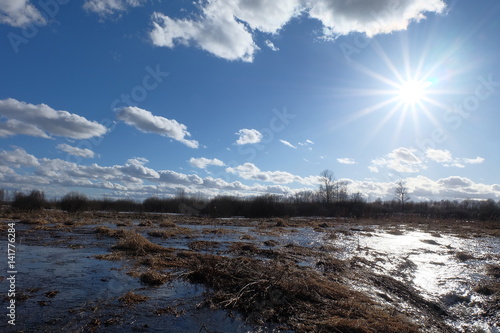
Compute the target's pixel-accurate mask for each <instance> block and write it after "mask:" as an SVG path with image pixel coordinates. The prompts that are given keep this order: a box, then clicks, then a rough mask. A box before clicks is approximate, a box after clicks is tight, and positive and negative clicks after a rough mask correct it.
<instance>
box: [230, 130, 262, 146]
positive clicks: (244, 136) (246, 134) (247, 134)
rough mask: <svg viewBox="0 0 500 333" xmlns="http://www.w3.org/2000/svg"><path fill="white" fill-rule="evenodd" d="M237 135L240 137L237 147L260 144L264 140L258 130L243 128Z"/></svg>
mask: <svg viewBox="0 0 500 333" xmlns="http://www.w3.org/2000/svg"><path fill="white" fill-rule="evenodd" d="M235 134H236V135H239V136H240V137H239V138H238V140H236V144H237V145H246V144H252V143H259V142H260V140H262V134H261V133H260V132H259V131H257V130H256V129H248V128H243V129H240V130H239V131H238V132H236V133H235Z"/></svg>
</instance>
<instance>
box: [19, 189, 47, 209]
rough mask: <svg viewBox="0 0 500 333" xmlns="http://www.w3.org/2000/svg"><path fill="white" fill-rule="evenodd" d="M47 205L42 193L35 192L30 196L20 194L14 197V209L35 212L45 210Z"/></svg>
mask: <svg viewBox="0 0 500 333" xmlns="http://www.w3.org/2000/svg"><path fill="white" fill-rule="evenodd" d="M46 205H47V201H45V194H44V193H43V192H42V191H38V190H33V191H31V192H30V194H24V193H21V192H18V193H16V194H15V196H14V201H13V202H12V208H14V209H17V210H23V211H33V210H39V209H42V208H44V207H45V206H46Z"/></svg>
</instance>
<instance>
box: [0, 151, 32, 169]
mask: <svg viewBox="0 0 500 333" xmlns="http://www.w3.org/2000/svg"><path fill="white" fill-rule="evenodd" d="M14 148H15V149H14V150H12V151H6V150H0V165H2V166H7V167H12V168H20V167H21V166H38V165H39V163H38V159H37V158H36V157H35V156H33V155H30V154H28V153H27V152H26V151H25V150H24V149H22V148H18V147H14Z"/></svg>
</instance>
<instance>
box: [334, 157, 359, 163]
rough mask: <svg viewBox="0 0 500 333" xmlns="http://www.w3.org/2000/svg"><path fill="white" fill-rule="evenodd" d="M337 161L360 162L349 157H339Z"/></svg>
mask: <svg viewBox="0 0 500 333" xmlns="http://www.w3.org/2000/svg"><path fill="white" fill-rule="evenodd" d="M337 162H339V163H340V164H358V162H356V161H355V160H354V159H352V158H349V157H343V158H337Z"/></svg>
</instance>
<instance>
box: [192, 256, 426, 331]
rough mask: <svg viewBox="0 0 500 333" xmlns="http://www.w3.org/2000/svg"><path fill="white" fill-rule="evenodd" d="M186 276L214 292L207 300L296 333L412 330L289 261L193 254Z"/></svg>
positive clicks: (366, 300) (354, 294)
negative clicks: (194, 255) (267, 261)
mask: <svg viewBox="0 0 500 333" xmlns="http://www.w3.org/2000/svg"><path fill="white" fill-rule="evenodd" d="M190 269H191V271H190V272H189V274H188V275H187V277H188V279H189V280H190V281H191V282H193V283H203V284H205V285H207V286H209V287H211V288H212V289H213V290H214V292H213V294H212V295H211V297H210V298H209V299H208V301H207V304H208V305H212V306H216V307H222V308H229V309H236V310H238V311H240V312H241V313H243V314H244V315H246V316H247V318H248V319H250V320H252V321H254V322H258V323H262V322H275V323H281V324H286V325H287V326H289V328H290V329H293V330H296V332H417V331H418V330H417V327H416V326H415V325H413V324H411V323H410V322H409V321H408V320H406V319H405V318H404V317H402V316H399V315H397V314H389V313H387V312H386V311H383V310H382V309H380V308H379V307H378V306H377V305H376V304H374V303H373V301H371V300H370V299H369V298H368V297H367V296H364V295H363V294H361V293H359V292H356V291H353V290H350V289H349V288H347V287H346V286H344V285H341V284H340V283H338V282H335V281H333V280H331V279H329V278H328V277H327V276H323V275H321V274H319V273H318V272H316V271H311V270H307V269H300V268H298V267H297V266H295V265H293V264H290V263H281V262H272V263H264V262H261V261H258V260H254V259H250V258H241V257H240V258H225V257H218V256H199V257H198V258H196V260H192V261H191V263H190Z"/></svg>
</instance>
